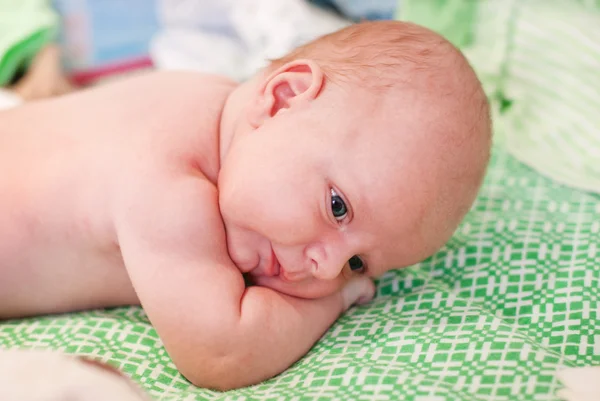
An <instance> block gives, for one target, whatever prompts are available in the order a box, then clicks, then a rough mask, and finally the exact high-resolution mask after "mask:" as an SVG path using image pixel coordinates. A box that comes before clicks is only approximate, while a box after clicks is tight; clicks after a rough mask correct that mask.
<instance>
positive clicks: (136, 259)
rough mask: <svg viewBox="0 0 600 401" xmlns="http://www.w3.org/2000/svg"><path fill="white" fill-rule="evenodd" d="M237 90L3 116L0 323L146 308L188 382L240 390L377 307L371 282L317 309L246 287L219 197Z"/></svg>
mask: <svg viewBox="0 0 600 401" xmlns="http://www.w3.org/2000/svg"><path fill="white" fill-rule="evenodd" d="M234 87H235V85H234V84H233V83H231V82H229V81H227V80H225V79H222V78H218V77H212V76H210V77H207V76H202V75H199V74H169V73H161V74H156V75H150V76H146V77H141V78H137V79H132V80H130V81H127V82H123V83H119V84H115V85H111V86H107V87H105V88H100V89H94V90H90V91H82V92H80V93H77V94H74V95H72V96H67V97H63V98H59V99H55V100H52V101H43V102H37V103H36V102H34V103H30V104H27V105H25V106H23V107H19V108H15V109H12V110H9V111H4V112H2V113H0V126H1V127H2V129H1V131H0V134H1V135H0V152H1V156H0V168H2V170H3V171H4V172H5V173H4V174H2V176H1V177H0V192H1V193H2V195H3V196H2V197H0V208H2V210H4V211H5V213H3V214H2V216H0V227H2V229H1V231H0V244H1V247H0V318H4V319H5V318H15V317H22V316H31V315H39V314H47V313H60V312H69V311H75V310H82V309H89V308H98V307H109V306H116V305H132V304H140V303H141V304H142V305H143V306H144V308H145V310H146V311H147V313H148V316H149V318H150V320H151V321H152V323H153V324H154V325H155V326H156V327H157V330H158V332H159V335H160V336H161V338H162V339H163V341H164V343H165V346H166V347H167V350H168V351H169V353H170V354H171V356H172V357H173V359H174V362H175V364H176V365H177V366H178V368H179V369H180V370H181V371H182V373H183V374H184V375H186V376H187V377H188V378H190V380H192V381H193V382H194V383H195V384H197V385H200V386H206V387H214V388H220V389H227V388H232V387H239V386H243V385H248V384H251V383H255V382H258V381H260V380H264V379H266V378H268V377H271V376H273V375H274V374H276V373H279V372H280V371H282V370H283V369H285V368H286V367H287V366H289V365H290V364H291V363H293V362H294V361H295V360H297V359H298V358H299V357H300V356H301V355H302V354H304V353H305V352H306V351H307V350H308V349H309V348H310V346H312V344H314V342H315V341H316V340H317V339H318V338H319V337H320V336H321V334H322V333H323V332H324V331H325V330H326V329H327V327H329V326H330V325H331V323H332V322H333V321H334V320H335V319H336V318H337V317H338V316H339V314H340V313H342V312H343V311H344V310H345V309H347V308H348V307H349V306H350V305H351V304H352V303H354V302H355V301H357V300H358V298H359V297H361V296H362V297H363V299H365V300H366V299H368V298H370V297H371V296H372V294H373V288H372V284H370V285H369V284H368V283H365V282H364V281H360V282H359V283H358V284H356V283H354V287H352V285H349V286H347V287H349V288H350V287H352V288H350V290H351V291H350V290H349V291H350V292H348V291H347V293H346V294H345V295H344V294H343V293H341V292H336V293H335V294H333V295H330V296H328V297H323V298H320V299H318V300H306V299H300V298H294V297H291V296H287V295H284V294H282V293H279V292H276V291H273V290H270V289H268V288H260V287H251V288H248V289H246V288H245V285H244V280H243V277H242V274H241V272H240V270H239V269H238V268H237V267H236V266H235V265H234V264H233V262H232V261H231V259H230V258H229V255H228V253H227V246H226V243H227V241H226V239H225V229H224V227H223V223H222V220H221V217H220V213H219V209H218V200H217V190H216V186H215V184H216V181H217V178H218V172H219V153H218V149H219V144H218V135H216V133H217V132H218V129H219V123H220V118H221V109H222V108H223V104H224V102H225V100H226V99H227V97H228V95H229V94H230V92H231V91H232V90H233V89H234ZM139 93H144V96H142V97H140V96H139ZM173 99H175V100H173ZM140 116H144V117H143V118H140ZM174 133H176V134H174ZM126 266H127V267H126ZM140 301H141V302H140ZM307 322H310V324H308V323H307ZM275 325H276V326H277V329H275ZM273 333H276V334H273ZM274 348H277V349H282V350H287V351H285V352H282V353H277V354H273V353H271V352H269V350H271V349H274ZM192 351H193V352H192ZM191 355H194V357H191ZM240 360H243V361H244V363H245V364H244V365H241V366H244V370H243V372H240V374H239V375H231V372H232V371H235V369H234V366H240V365H239V361H240Z"/></svg>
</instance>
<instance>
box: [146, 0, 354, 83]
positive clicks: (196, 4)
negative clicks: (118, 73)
mask: <svg viewBox="0 0 600 401" xmlns="http://www.w3.org/2000/svg"><path fill="white" fill-rule="evenodd" d="M204 3H207V2H206V0H183V1H180V2H178V3H174V2H173V3H170V2H169V1H168V0H165V1H164V2H163V6H162V8H161V9H160V10H162V11H161V17H160V19H161V21H163V27H162V29H161V31H160V32H159V33H158V34H157V35H156V36H155V38H154V39H153V41H152V44H151V46H150V53H151V56H152V59H153V61H154V64H155V65H156V66H158V67H159V68H162V69H188V70H189V69H191V70H199V71H203V72H208V73H216V74H223V75H227V76H229V77H230V78H233V79H235V80H244V79H247V78H249V77H250V76H252V75H253V74H254V73H255V72H256V71H257V70H259V69H260V68H262V67H264V66H265V65H267V63H268V62H269V60H270V59H274V58H278V57H281V56H283V55H285V54H286V53H288V52H289V51H291V50H292V49H294V48H295V47H297V46H300V45H302V44H304V43H307V42H309V41H311V40H313V39H315V38H317V37H318V36H321V35H324V34H327V33H330V32H333V31H335V30H337V29H340V28H343V27H344V26H346V25H348V24H350V21H347V20H344V19H343V18H341V17H339V16H338V15H336V14H334V13H332V12H329V11H325V10H323V9H321V8H319V7H317V6H315V5H312V4H310V3H308V2H306V1H305V0H236V1H228V2H224V3H220V4H219V6H216V3H215V5H213V6H212V7H207V8H205V9H204V8H203V7H202V6H203V5H204ZM185 10H187V12H185ZM195 10H196V11H197V12H198V15H200V14H201V10H205V11H206V12H207V13H208V14H207V15H206V16H205V17H203V18H199V19H195V18H188V17H186V15H189V14H193V13H194V12H196V11H195ZM209 16H210V17H209ZM193 21H196V22H195V23H194V22H193Z"/></svg>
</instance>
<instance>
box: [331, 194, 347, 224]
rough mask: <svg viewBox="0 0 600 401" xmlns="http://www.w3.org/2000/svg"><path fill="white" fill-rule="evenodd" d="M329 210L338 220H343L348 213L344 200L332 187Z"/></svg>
mask: <svg viewBox="0 0 600 401" xmlns="http://www.w3.org/2000/svg"><path fill="white" fill-rule="evenodd" d="M331 212H332V213H333V217H335V219H336V220H338V221H339V220H343V219H344V217H346V215H347V214H348V208H347V207H346V204H345V203H344V200H343V199H342V198H341V197H340V196H339V195H338V194H337V192H335V190H333V189H332V190H331Z"/></svg>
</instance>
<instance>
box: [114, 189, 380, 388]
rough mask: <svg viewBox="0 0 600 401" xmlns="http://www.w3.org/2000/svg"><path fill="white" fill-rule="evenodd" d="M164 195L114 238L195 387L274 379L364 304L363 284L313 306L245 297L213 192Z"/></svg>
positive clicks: (141, 207) (142, 206)
mask: <svg viewBox="0 0 600 401" xmlns="http://www.w3.org/2000/svg"><path fill="white" fill-rule="evenodd" d="M170 187H171V188H169V187H168V186H165V187H162V188H161V190H160V192H159V191H157V192H156V193H153V194H151V196H149V197H148V198H150V199H152V201H148V199H143V202H139V203H138V204H137V205H130V207H129V208H127V209H126V210H128V212H127V213H125V214H123V215H121V216H119V219H118V220H117V221H118V222H119V224H118V225H117V230H118V234H119V242H120V245H121V249H122V253H123V257H124V260H125V264H126V266H127V268H128V271H129V274H130V277H131V280H132V283H133V286H134V288H135V290H136V292H137V294H138V297H139V299H140V301H141V303H142V306H143V307H144V309H145V310H146V312H147V314H148V317H149V319H150V321H151V322H152V323H153V325H154V326H155V328H156V330H157V332H158V334H159V336H160V337H161V339H162V341H163V343H164V345H165V347H166V349H167V351H168V352H169V354H170V355H171V357H172V358H173V361H174V362H175V365H176V366H177V368H178V369H179V370H180V371H181V372H182V373H183V375H184V376H186V377H187V378H188V379H189V380H190V381H191V382H192V383H194V384H195V385H198V386H202V387H210V388H217V389H221V390H225V389H230V388H235V387H241V386H246V385H250V384H254V383H257V382H259V381H262V380H264V379H267V378H269V377H272V376H274V375H276V374H278V373H280V372H282V371H283V370H285V369H286V368H287V367H289V366H290V365H291V364H292V363H294V362H295V361H296V360H298V359H299V358H300V357H301V356H302V355H303V354H305V353H306V352H307V351H308V350H309V349H310V347H311V346H312V345H313V344H314V343H315V342H316V341H317V340H318V339H319V337H320V336H321V335H322V334H323V333H324V332H325V331H326V330H327V328H328V327H329V326H330V325H331V324H332V323H333V322H334V321H335V319H336V318H337V317H338V316H339V315H340V314H341V313H342V312H343V311H345V310H346V309H347V308H348V307H349V306H350V305H351V304H352V303H354V302H355V301H357V300H358V298H359V297H361V296H366V297H369V296H372V292H373V287H372V286H373V285H372V283H371V282H370V281H369V280H368V279H361V280H357V281H354V282H351V283H350V284H349V285H348V286H347V287H346V288H345V289H344V290H343V291H342V292H340V293H337V294H334V295H331V296H329V297H326V298H321V299H315V300H306V299H299V298H294V297H291V296H287V295H283V294H280V293H278V292H275V291H273V290H271V289H268V288H261V287H249V288H245V285H244V280H243V277H242V275H241V273H240V272H239V270H238V269H237V267H236V266H235V265H234V264H233V263H232V262H231V260H230V259H229V256H228V254H227V250H226V245H225V244H226V242H225V231H224V228H223V224H222V221H221V218H220V214H219V210H218V205H217V192H216V189H215V188H214V187H213V186H212V184H210V183H208V182H205V181H203V180H202V179H198V178H185V179H182V180H181V182H178V183H175V184H173V183H171V184H170ZM149 195H150V194H149Z"/></svg>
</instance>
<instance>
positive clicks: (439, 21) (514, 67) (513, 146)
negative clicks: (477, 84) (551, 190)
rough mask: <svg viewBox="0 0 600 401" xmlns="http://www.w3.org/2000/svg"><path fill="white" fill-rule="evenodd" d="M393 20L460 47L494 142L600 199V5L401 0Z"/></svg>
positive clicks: (588, 0)
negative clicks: (487, 105)
mask: <svg viewBox="0 0 600 401" xmlns="http://www.w3.org/2000/svg"><path fill="white" fill-rule="evenodd" d="M402 4H403V5H404V6H403V7H401V8H400V14H399V18H401V19H405V20H409V21H413V22H416V23H419V24H421V25H425V26H428V27H430V28H431V29H433V30H436V31H438V32H440V33H441V34H443V35H444V36H446V37H448V38H449V39H450V40H451V41H453V43H454V44H455V45H457V46H458V47H460V48H461V49H462V50H463V51H464V52H465V54H466V56H467V58H468V59H469V61H471V63H472V64H473V66H474V67H475V69H476V71H477V73H478V74H479V76H480V78H481V80H482V82H483V84H484V87H485V89H486V92H487V94H488V95H489V97H490V98H491V99H492V102H493V105H494V109H493V110H494V114H495V115H494V122H495V134H496V140H497V141H498V142H499V143H502V144H503V145H504V146H505V147H506V148H507V149H508V150H509V151H510V152H511V153H512V154H513V155H514V156H515V157H517V158H518V159H519V160H521V161H523V162H524V163H526V164H528V165H530V166H532V167H534V168H536V169H537V170H538V171H540V172H541V173H542V174H545V175H547V176H549V177H552V178H554V179H555V180H558V181H560V182H563V183H565V184H567V185H572V186H575V187H578V188H582V189H586V190H588V191H596V192H598V193H600V163H599V162H598V160H600V112H599V110H600V40H599V38H600V1H599V0H480V1H474V0H403V1H402Z"/></svg>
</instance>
